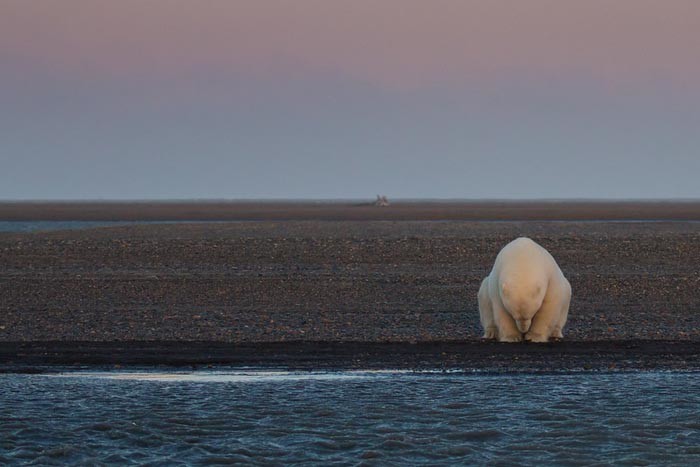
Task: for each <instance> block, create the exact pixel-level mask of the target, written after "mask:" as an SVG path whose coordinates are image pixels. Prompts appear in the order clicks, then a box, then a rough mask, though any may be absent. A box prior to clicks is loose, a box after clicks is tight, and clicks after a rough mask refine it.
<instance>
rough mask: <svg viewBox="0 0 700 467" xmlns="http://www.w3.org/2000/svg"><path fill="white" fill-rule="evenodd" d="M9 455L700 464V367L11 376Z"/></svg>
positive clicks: (109, 459)
mask: <svg viewBox="0 0 700 467" xmlns="http://www.w3.org/2000/svg"><path fill="white" fill-rule="evenodd" d="M0 387H1V388H2V391H1V392H0V464H13V463H35V464H41V465H46V464H57V465H58V464H65V463H71V464H100V463H104V464H119V465H127V464H137V463H138V464H141V463H152V465H178V464H183V465H184V464H218V463H232V462H242V463H246V464H257V465H270V464H273V465H275V464H277V465H287V464H295V463H305V464H317V465H331V464H333V465H357V464H362V463H367V464H375V465H380V464H381V465H392V464H393V465H416V464H431V465H449V464H458V465H459V464H474V463H477V464H485V463H488V464H504V465H505V464H513V463H517V464H520V465H534V464H551V463H555V464H567V465H584V464H591V463H601V464H604V463H615V464H621V465H625V464H629V465H639V464H649V463H650V464H666V465H668V464H677V465H692V464H697V463H698V462H700V412H699V407H700V405H699V404H700V374H698V373H670V372H669V373H609V374H563V375H491V376H488V375H472V374H440V373H429V374H414V373H391V372H390V373H381V372H379V373H361V372H360V373H352V372H348V373H330V374H329V373H321V374H314V373H298V374H294V373H284V372H272V373H270V372H267V373H257V372H248V373H246V372H229V373H220V372H195V373H169V374H163V373H156V372H142V373H119V372H117V373H80V374H68V375H62V376H48V375H0Z"/></svg>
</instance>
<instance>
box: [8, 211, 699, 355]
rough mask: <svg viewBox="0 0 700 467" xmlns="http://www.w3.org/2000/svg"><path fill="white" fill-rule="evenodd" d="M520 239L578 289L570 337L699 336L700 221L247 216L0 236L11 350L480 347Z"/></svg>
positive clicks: (685, 339) (674, 339) (681, 339)
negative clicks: (498, 263)
mask: <svg viewBox="0 0 700 467" xmlns="http://www.w3.org/2000/svg"><path fill="white" fill-rule="evenodd" d="M518 236H528V237H531V238H533V239H534V240H535V241H537V242H539V243H540V244H541V245H542V246H544V247H545V248H547V249H548V250H549V251H550V252H551V253H552V254H553V256H554V257H555V258H556V260H557V261H558V263H559V265H560V267H561V269H562V271H563V272H564V274H565V275H566V276H567V277H568V279H569V281H570V282H571V284H572V288H573V300H572V304H571V311H570V318H569V321H568V324H567V327H566V329H565V332H564V334H565V339H566V341H569V342H582V343H585V342H590V343H591V345H594V344H593V343H596V342H598V343H600V342H648V341H664V342H671V343H674V344H678V345H681V344H683V343H688V344H689V345H690V344H693V345H695V344H694V343H697V342H700V312H699V311H700V310H699V308H700V307H699V302H700V295H699V294H698V289H699V287H700V268H699V267H698V264H700V223H696V222H692V221H675V222H665V221H640V222H616V221H606V222H594V221H410V220H405V221H372V220H366V221H304V220H301V221H299V220H293V221H246V222H229V223H178V224H148V225H127V226H119V227H106V228H92V229H84V230H62V231H53V232H36V233H21V234H19V233H2V234H0V258H1V260H0V278H1V279H0V297H1V301H0V342H2V343H4V347H2V349H4V350H0V359H3V358H4V361H5V362H7V361H17V360H21V358H19V357H18V356H17V355H16V354H17V352H14V353H13V351H12V349H13V348H14V347H13V345H14V344H16V343H20V342H24V343H25V344H26V343H31V342H37V343H38V342H44V343H45V342H63V343H70V342H103V343H114V342H171V343H173V342H174V343H177V342H181V343H185V342H200V343H201V342H212V343H229V344H237V345H240V344H246V345H252V344H260V345H264V344H272V343H287V344H288V345H292V344H294V343H309V342H325V343H394V344H405V345H406V346H410V345H415V344H416V343H436V342H437V343H455V342H463V343H469V345H472V344H474V343H477V344H478V343H479V338H480V332H481V330H480V326H479V319H478V309H477V305H476V292H477V290H478V287H479V283H480V281H481V279H482V278H483V277H484V276H485V275H486V274H488V272H489V270H490V267H491V265H492V263H493V260H494V258H495V256H496V254H497V253H498V251H499V250H500V248H501V247H502V246H503V245H505V244H506V243H507V242H508V241H510V240H512V239H513V238H515V237H518ZM479 345H488V344H479ZM595 345H600V344H595ZM525 347H526V345H525V344H522V345H521V348H525ZM403 348H407V347H405V346H404V347H403ZM488 348H489V349H496V350H490V351H489V352H491V351H492V352H496V353H498V352H502V351H501V350H498V349H499V348H502V346H499V345H496V346H493V345H491V346H490V347H488ZM674 348H678V347H674ZM693 348H695V347H693ZM686 350H687V348H686ZM686 350H684V351H683V352H686ZM686 353H687V352H686ZM696 353H697V352H696ZM696 357H697V355H696ZM693 359H694V360H697V358H695V357H694V358H693ZM79 360H80V359H78V360H77V361H79ZM690 360H692V359H688V363H687V365H686V366H687V367H691V366H692V365H694V363H692V364H691V362H690Z"/></svg>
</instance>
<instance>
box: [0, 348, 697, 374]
mask: <svg viewBox="0 0 700 467" xmlns="http://www.w3.org/2000/svg"><path fill="white" fill-rule="evenodd" d="M162 366H166V367H175V368H183V367H186V368H189V369H197V368H199V369H203V368H206V369H212V368H214V369H215V368H217V367H222V366H223V367H226V368H229V369H232V368H235V369H239V370H240V369H252V368H255V369H278V370H280V369H281V370H292V371H312V370H318V371H342V370H409V371H421V370H438V371H440V370H444V371H448V370H449V371H464V372H488V373H517V372H526V373H543V372H572V371H659V370H662V371H700V342H679V341H663V340H623V341H595V342H581V341H566V340H564V341H561V342H557V343H549V344H501V343H496V342H483V341H460V342H417V343H370V342H344V343H341V342H275V343H269V342H268V343H244V344H232V343H222V342H201V341H200V342H182V341H152V342H143V341H142V342H133V341H132V342H55V341H54V342H46V341H44V342H0V374H2V373H47V372H56V371H60V370H61V369H64V368H73V369H75V368H76V367H77V368H81V369H86V368H88V369H89V368H93V369H94V368H96V367H102V368H104V367H108V368H109V369H112V370H114V369H126V368H134V367H162Z"/></svg>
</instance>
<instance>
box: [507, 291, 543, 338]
mask: <svg viewBox="0 0 700 467" xmlns="http://www.w3.org/2000/svg"><path fill="white" fill-rule="evenodd" d="M545 292H546V287H545V285H544V284H543V283H542V282H541V281H522V280H520V281H514V282H504V283H503V284H502V286H501V300H502V301H503V305H504V306H505V308H506V310H507V311H508V313H510V315H511V316H512V317H513V319H514V320H515V325H516V326H517V327H518V331H520V332H522V333H523V334H524V333H526V332H528V331H529V330H530V325H531V324H532V318H533V317H534V316H535V314H536V313H537V312H538V311H539V309H540V308H541V307H542V301H543V300H544V294H545Z"/></svg>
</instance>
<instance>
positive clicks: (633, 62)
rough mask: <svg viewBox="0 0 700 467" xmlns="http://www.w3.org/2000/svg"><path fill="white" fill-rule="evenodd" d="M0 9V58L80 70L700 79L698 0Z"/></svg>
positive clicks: (243, 1) (458, 80)
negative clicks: (203, 70) (207, 70)
mask: <svg viewBox="0 0 700 467" xmlns="http://www.w3.org/2000/svg"><path fill="white" fill-rule="evenodd" d="M0 13H1V14H0V54H1V55H0V56H4V57H10V58H11V59H14V60H17V61H20V62H24V63H25V64H27V65H28V66H32V67H38V68H46V69H48V70H50V71H51V72H52V73H60V74H66V75H69V76H73V77H76V78H81V79H91V78H93V79H124V78H131V79H147V78H154V79H160V78H163V77H171V79H178V77H180V78H181V79H187V76H189V75H191V74H196V73H200V72H201V71H202V69H215V70H219V71H223V72H238V73H246V74H250V75H263V76H266V75H279V74H297V76H299V75H301V76H302V77H303V76H304V75H305V74H323V73H331V74H340V75H343V76H347V77H350V78H351V79H356V80H360V81H364V82H368V83H371V84H376V85H381V86H386V87H389V88H393V89H398V90H405V89H409V90H410V89H416V88H421V87H430V86H445V85H447V86H456V87H459V86H465V85H470V84H473V85H484V84H485V83H487V82H489V81H492V80H512V79H518V78H522V79H538V78H542V77H544V78H555V79H562V78H563V79H567V78H569V79H574V78H575V79H577V80H591V81H592V82H596V83H600V84H602V85H605V86H613V87H618V86H646V85H650V84H651V85H657V84H669V85H678V86H691V85H692V86H696V85H697V83H698V81H700V58H699V56H698V55H699V53H698V51H697V42H698V33H697V31H698V30H700V2H698V1H696V0H672V1H658V0H657V1H653V0H612V1H611V0H586V1H567V0H527V1H499V0H484V1H446V0H438V1H411V0H392V1H387V0H360V1H357V0H353V1H346V2H341V1H327V0H296V1H291V0H289V1H273V0H251V1H247V0H236V1H225V0H221V1H207V0H205V1H201V2H200V1H196V2H193V1H140V0H139V1H133V0H120V1H116V2H115V1H95V0H84V1H83V0H62V1H55V2H41V1H40V2H27V1H24V0H5V1H3V3H2V4H1V5H0Z"/></svg>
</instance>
